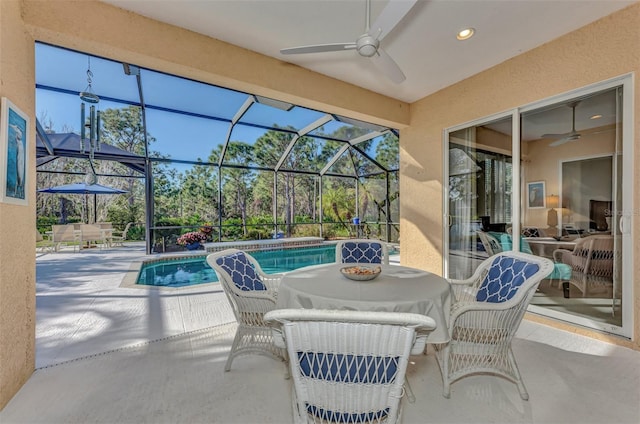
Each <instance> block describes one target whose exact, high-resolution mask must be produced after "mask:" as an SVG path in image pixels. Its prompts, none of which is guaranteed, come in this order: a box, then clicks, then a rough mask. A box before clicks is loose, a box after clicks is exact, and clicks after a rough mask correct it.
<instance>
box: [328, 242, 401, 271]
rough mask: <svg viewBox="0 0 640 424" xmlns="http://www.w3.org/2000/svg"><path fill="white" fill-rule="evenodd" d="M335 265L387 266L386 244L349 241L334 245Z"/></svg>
mask: <svg viewBox="0 0 640 424" xmlns="http://www.w3.org/2000/svg"><path fill="white" fill-rule="evenodd" d="M336 262H337V263H367V264H386V265H388V264H389V253H388V251H387V244H386V243H384V242H381V241H379V240H369V239H351V240H343V241H340V242H338V244H337V245H336Z"/></svg>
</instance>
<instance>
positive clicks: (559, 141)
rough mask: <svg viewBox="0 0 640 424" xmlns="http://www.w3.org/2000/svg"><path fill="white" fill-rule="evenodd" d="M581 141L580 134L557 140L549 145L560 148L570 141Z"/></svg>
mask: <svg viewBox="0 0 640 424" xmlns="http://www.w3.org/2000/svg"><path fill="white" fill-rule="evenodd" d="M576 140H580V134H571V135H569V136H568V137H564V138H561V139H560V140H556V141H554V142H553V143H549V147H556V146H560V145H562V144H564V143H568V142H570V141H576Z"/></svg>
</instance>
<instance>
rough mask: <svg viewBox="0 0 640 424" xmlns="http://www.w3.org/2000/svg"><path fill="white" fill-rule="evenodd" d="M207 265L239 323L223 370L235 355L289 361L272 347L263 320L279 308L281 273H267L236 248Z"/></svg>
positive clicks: (217, 255)
mask: <svg viewBox="0 0 640 424" xmlns="http://www.w3.org/2000/svg"><path fill="white" fill-rule="evenodd" d="M207 263H208V264H209V266H210V267H211V268H213V269H214V270H215V272H216V275H217V276H218V280H220V283H221V284H222V288H223V289H224V292H225V294H226V295H227V299H229V303H230V304H231V308H232V309H233V313H234V315H235V317H236V320H237V321H238V329H237V331H236V336H235V338H234V340H233V344H232V346H231V352H229V357H228V358H227V363H226V364H225V368H224V370H225V371H229V370H230V369H231V363H232V362H233V359H234V358H235V357H236V356H240V355H245V354H262V355H266V356H270V357H273V358H276V359H286V356H285V355H286V354H285V352H284V350H283V349H281V348H278V347H276V346H275V345H274V344H273V337H272V335H271V327H269V326H268V325H267V324H265V322H264V320H263V317H264V314H265V313H267V312H269V311H270V310H272V309H274V308H275V306H276V297H277V293H278V285H279V284H280V280H281V279H282V274H271V275H267V274H265V273H264V272H263V271H262V269H261V268H260V265H259V264H258V262H256V260H255V259H254V258H252V257H251V256H250V255H248V254H246V253H244V252H243V251H241V250H237V249H227V250H224V251H222V252H217V253H212V254H210V255H209V256H207Z"/></svg>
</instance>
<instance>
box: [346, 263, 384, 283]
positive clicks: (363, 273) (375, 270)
mask: <svg viewBox="0 0 640 424" xmlns="http://www.w3.org/2000/svg"><path fill="white" fill-rule="evenodd" d="M340 272H341V273H342V275H344V276H345V277H347V278H348V279H350V280H355V281H369V280H373V279H374V278H376V277H377V276H378V275H380V273H381V272H382V268H381V267H380V265H352V266H345V267H343V268H340Z"/></svg>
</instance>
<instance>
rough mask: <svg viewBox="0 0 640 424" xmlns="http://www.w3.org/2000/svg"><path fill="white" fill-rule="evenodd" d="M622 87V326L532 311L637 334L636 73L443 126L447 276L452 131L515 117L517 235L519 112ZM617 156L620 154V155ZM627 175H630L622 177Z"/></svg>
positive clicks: (516, 210) (517, 216)
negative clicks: (634, 281) (635, 259)
mask: <svg viewBox="0 0 640 424" xmlns="http://www.w3.org/2000/svg"><path fill="white" fill-rule="evenodd" d="M619 86H620V87H622V92H623V97H622V110H621V111H620V113H621V115H622V128H621V129H620V131H621V133H619V136H620V139H621V140H622V168H623V169H622V172H623V178H622V199H623V204H622V209H621V210H618V211H617V214H618V216H617V218H618V219H617V224H616V225H618V226H619V228H620V233H621V236H622V248H621V252H620V254H621V255H622V275H621V279H622V280H621V281H622V302H621V306H622V326H621V327H619V326H615V325H611V324H603V323H600V322H597V321H594V320H591V319H588V318H584V317H579V316H576V315H572V314H568V313H564V312H557V311H552V310H550V309H548V308H544V307H541V306H535V305H530V306H529V308H528V311H529V312H533V313H536V314H539V315H543V316H547V317H550V318H554V319H558V320H561V321H566V322H569V323H571V324H577V325H581V326H584V327H588V328H591V329H595V330H599V331H603V332H607V333H612V334H616V335H619V336H623V337H626V338H629V339H631V337H632V336H633V328H634V322H633V321H634V319H633V308H634V304H633V302H634V296H633V291H634V287H633V269H634V260H633V237H632V236H633V234H634V232H633V215H634V211H633V208H632V207H629V206H628V205H633V204H634V191H633V190H634V184H633V172H634V146H633V144H634V139H633V130H634V129H633V120H634V118H633V117H634V110H633V99H634V86H633V74H625V75H622V76H619V77H615V78H611V79H609V80H605V81H602V82H599V83H595V84H591V85H588V86H585V87H581V88H579V89H575V90H571V91H567V92H565V93H562V94H558V95H555V96H552V97H548V98H545V99H543V100H539V101H536V102H533V103H529V104H527V105H524V106H520V107H516V108H514V109H510V110H508V111H505V112H501V113H496V114H493V115H488V116H485V117H482V118H479V119H476V120H473V121H469V122H465V123H463V124H459V125H455V126H452V127H449V128H445V129H444V130H443V134H442V141H443V156H442V163H443V174H442V176H443V178H442V186H443V192H442V205H443V215H442V219H443V221H442V222H443V226H442V231H443V234H442V237H443V238H442V240H443V254H442V259H443V261H442V262H443V269H442V271H443V274H442V275H445V276H446V275H448V272H449V263H448V262H449V260H448V258H449V225H448V224H449V223H450V215H449V202H448V196H449V137H450V134H451V133H452V132H455V131H459V130H462V129H465V128H468V127H472V126H480V125H484V124H487V123H490V122H492V121H495V120H498V119H504V118H507V117H509V116H511V119H512V152H513V159H512V166H513V176H512V178H513V187H512V196H513V201H512V202H511V204H512V215H511V216H512V217H513V222H512V228H513V234H520V227H521V223H520V221H521V209H522V196H521V193H522V186H523V181H522V174H521V166H520V157H521V150H520V115H521V114H522V113H526V112H529V111H533V110H536V109H539V108H543V107H546V106H551V105H553V104H555V103H561V102H566V101H568V100H571V99H573V98H576V97H580V96H584V95H586V94H589V93H593V92H597V91H603V90H607V89H613V88H615V87H619ZM618 154H619V153H618ZM624 176H628V177H627V178H624ZM513 250H515V251H519V250H520V239H519V237H514V238H513Z"/></svg>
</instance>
